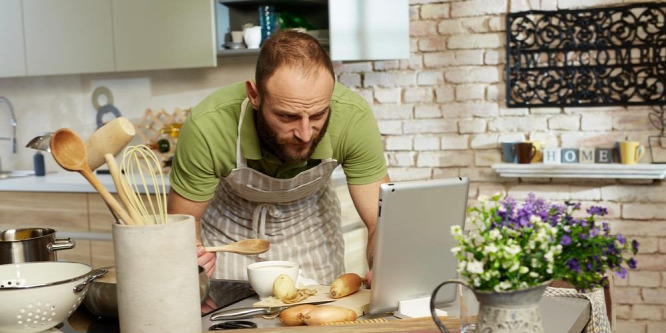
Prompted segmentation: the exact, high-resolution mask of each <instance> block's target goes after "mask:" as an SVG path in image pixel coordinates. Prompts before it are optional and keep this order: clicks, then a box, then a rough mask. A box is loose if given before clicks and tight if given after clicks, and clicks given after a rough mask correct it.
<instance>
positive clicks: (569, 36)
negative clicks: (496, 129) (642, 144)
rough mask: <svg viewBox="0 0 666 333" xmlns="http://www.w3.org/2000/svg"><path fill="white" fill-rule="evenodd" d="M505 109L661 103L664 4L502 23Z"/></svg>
mask: <svg viewBox="0 0 666 333" xmlns="http://www.w3.org/2000/svg"><path fill="white" fill-rule="evenodd" d="M506 26H507V35H506V36H507V51H506V52H507V62H506V82H507V85H506V90H507V93H506V96H507V106H509V107H526V106H529V107H546V106H603V105H658V104H666V93H665V90H666V88H665V87H666V4H665V3H661V4H659V3H643V4H634V5H630V6H623V7H615V8H595V9H583V10H560V11H529V12H520V13H511V14H509V15H507V18H506Z"/></svg>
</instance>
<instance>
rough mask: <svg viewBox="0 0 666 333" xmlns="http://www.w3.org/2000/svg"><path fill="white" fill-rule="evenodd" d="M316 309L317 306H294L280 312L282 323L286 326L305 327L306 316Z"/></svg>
mask: <svg viewBox="0 0 666 333" xmlns="http://www.w3.org/2000/svg"><path fill="white" fill-rule="evenodd" d="M314 308H316V306H314V305H312V304H303V305H296V306H292V307H290V308H288V309H286V310H283V311H282V312H280V321H281V322H282V323H283V324H285V325H286V326H298V325H305V322H304V321H303V320H304V319H305V315H306V314H307V313H308V312H309V311H310V310H312V309H314Z"/></svg>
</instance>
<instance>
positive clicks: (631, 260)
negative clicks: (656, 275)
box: [627, 258, 636, 269]
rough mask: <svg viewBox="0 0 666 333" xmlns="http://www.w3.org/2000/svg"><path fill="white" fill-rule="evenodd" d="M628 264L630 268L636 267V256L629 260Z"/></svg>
mask: <svg viewBox="0 0 666 333" xmlns="http://www.w3.org/2000/svg"><path fill="white" fill-rule="evenodd" d="M627 265H629V268H631V269H636V260H634V258H631V259H629V260H627Z"/></svg>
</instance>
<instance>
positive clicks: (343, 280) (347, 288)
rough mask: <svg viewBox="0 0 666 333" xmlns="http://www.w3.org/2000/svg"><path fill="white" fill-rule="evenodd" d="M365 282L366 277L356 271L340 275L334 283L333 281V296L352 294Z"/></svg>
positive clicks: (339, 296)
mask: <svg viewBox="0 0 666 333" xmlns="http://www.w3.org/2000/svg"><path fill="white" fill-rule="evenodd" d="M363 282H364V279H362V278H361V277H360V276H358V274H355V273H347V274H343V275H340V276H339V277H338V278H337V279H335V281H333V283H331V297H332V298H341V297H345V296H347V295H351V294H353V293H355V292H357V291H358V289H359V288H361V284H362V283H363Z"/></svg>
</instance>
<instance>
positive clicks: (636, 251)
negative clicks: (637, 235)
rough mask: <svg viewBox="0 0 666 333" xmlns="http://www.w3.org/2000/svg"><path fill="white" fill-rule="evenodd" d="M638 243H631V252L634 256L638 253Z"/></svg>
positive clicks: (634, 241) (635, 241) (633, 241)
mask: <svg viewBox="0 0 666 333" xmlns="http://www.w3.org/2000/svg"><path fill="white" fill-rule="evenodd" d="M638 245H639V243H638V241H637V240H635V239H634V240H632V241H631V250H632V251H633V253H634V254H636V253H638Z"/></svg>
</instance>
